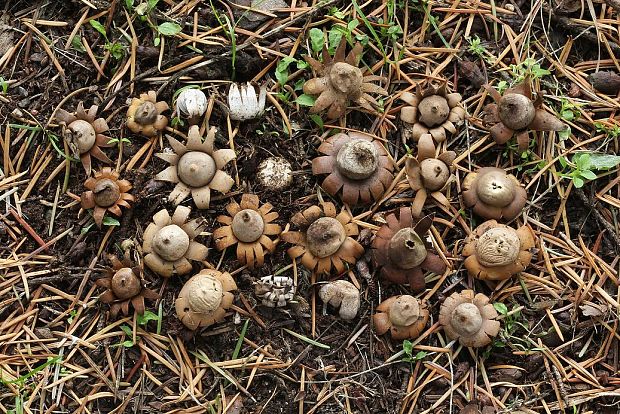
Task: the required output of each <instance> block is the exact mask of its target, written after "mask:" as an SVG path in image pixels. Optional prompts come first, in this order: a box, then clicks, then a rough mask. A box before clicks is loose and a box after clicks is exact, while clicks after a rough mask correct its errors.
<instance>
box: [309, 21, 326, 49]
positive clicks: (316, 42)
mask: <svg viewBox="0 0 620 414" xmlns="http://www.w3.org/2000/svg"><path fill="white" fill-rule="evenodd" d="M308 34H309V35H310V47H311V48H312V51H313V52H314V53H320V52H321V50H323V45H324V44H325V37H324V36H323V31H322V30H321V29H318V28H316V27H313V28H312V29H310V32H309V33H308Z"/></svg>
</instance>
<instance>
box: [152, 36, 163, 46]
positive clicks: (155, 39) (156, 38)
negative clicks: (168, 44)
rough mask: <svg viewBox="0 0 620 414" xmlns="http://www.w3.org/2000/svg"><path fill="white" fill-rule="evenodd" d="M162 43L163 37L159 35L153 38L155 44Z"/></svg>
mask: <svg viewBox="0 0 620 414" xmlns="http://www.w3.org/2000/svg"><path fill="white" fill-rule="evenodd" d="M160 43H161V37H159V36H157V37H155V38H153V46H155V47H157V46H159V44H160Z"/></svg>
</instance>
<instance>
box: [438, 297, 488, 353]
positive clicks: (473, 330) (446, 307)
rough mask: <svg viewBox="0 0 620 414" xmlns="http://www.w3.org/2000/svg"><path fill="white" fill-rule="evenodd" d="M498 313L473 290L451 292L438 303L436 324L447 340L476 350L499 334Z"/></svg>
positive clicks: (484, 298)
mask: <svg viewBox="0 0 620 414" xmlns="http://www.w3.org/2000/svg"><path fill="white" fill-rule="evenodd" d="M497 316H498V314H497V311H496V310H495V308H494V307H493V305H492V304H491V303H489V298H488V297H486V296H485V295H483V294H482V293H478V294H474V291H473V290H464V291H462V292H460V293H458V292H457V293H453V294H452V295H450V296H449V297H448V298H446V300H445V301H444V302H443V303H442V304H441V308H440V310H439V323H440V324H441V325H442V326H443V330H444V332H445V333H446V335H447V336H448V338H450V339H458V341H459V342H460V344H461V345H463V346H468V347H473V348H479V347H483V346H486V345H488V344H490V343H491V341H492V338H493V337H495V336H497V334H498V333H499V328H500V323H499V321H497V320H495V318H497Z"/></svg>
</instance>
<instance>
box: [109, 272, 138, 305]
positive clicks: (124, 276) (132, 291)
mask: <svg viewBox="0 0 620 414" xmlns="http://www.w3.org/2000/svg"><path fill="white" fill-rule="evenodd" d="M111 288H112V292H113V293H114V296H116V297H117V298H118V299H120V300H125V299H129V298H133V297H134V296H136V295H138V294H139V293H140V291H141V290H142V285H141V283H140V278H139V277H138V276H136V274H135V273H134V272H133V271H132V270H131V269H130V268H128V267H124V268H122V269H120V270H118V271H117V272H116V273H115V274H114V276H112V282H111Z"/></svg>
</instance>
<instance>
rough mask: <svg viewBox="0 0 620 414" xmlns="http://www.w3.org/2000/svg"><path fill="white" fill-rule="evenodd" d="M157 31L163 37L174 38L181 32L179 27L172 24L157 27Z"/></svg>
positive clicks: (166, 23) (167, 23)
mask: <svg viewBox="0 0 620 414" xmlns="http://www.w3.org/2000/svg"><path fill="white" fill-rule="evenodd" d="M157 31H158V32H159V33H161V34H163V35H164V36H174V35H176V34H178V33H180V32H181V25H179V24H176V23H172V22H165V23H162V24H160V25H159V26H157Z"/></svg>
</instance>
